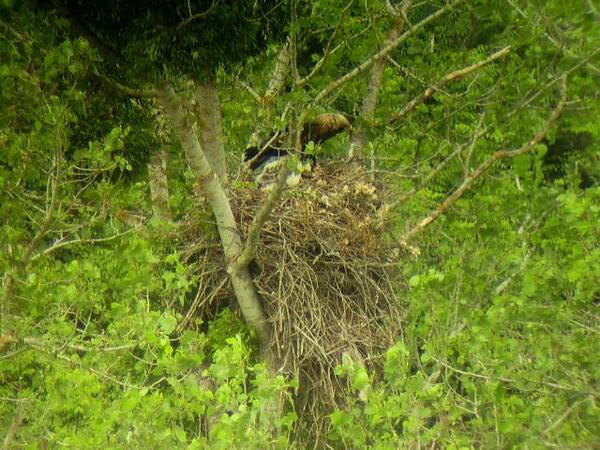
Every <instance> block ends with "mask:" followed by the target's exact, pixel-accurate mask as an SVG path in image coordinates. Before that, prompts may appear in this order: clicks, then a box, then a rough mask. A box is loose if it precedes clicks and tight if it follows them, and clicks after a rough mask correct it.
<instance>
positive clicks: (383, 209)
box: [379, 127, 489, 219]
mask: <svg viewBox="0 0 600 450" xmlns="http://www.w3.org/2000/svg"><path fill="white" fill-rule="evenodd" d="M488 131H489V129H488V128H487V127H485V128H481V129H479V130H478V131H477V132H475V134H474V135H473V136H472V137H471V139H470V140H469V142H467V143H466V144H462V145H460V146H458V147H457V148H456V149H455V150H454V151H453V152H452V153H450V154H449V155H448V156H447V157H446V158H444V160H443V161H442V162H441V163H440V164H438V166H437V167H436V168H435V169H433V170H432V171H431V173H429V174H427V176H426V177H425V178H423V179H422V180H420V182H419V184H418V185H417V186H415V187H414V188H413V189H411V190H410V191H408V192H406V193H404V194H402V195H401V196H400V197H398V198H397V199H395V200H394V201H393V202H389V203H386V204H385V205H383V206H382V207H381V208H380V210H379V216H380V217H381V218H382V219H383V218H385V216H386V215H387V214H388V213H389V212H390V211H392V210H393V209H395V208H397V207H398V206H400V205H401V204H402V203H404V202H405V201H406V200H408V199H409V198H411V197H412V196H413V195H415V194H416V193H417V192H419V191H420V190H421V189H423V188H424V187H425V186H427V185H428V184H429V183H430V182H431V180H433V179H434V178H435V177H436V176H437V175H438V174H439V173H440V172H441V171H442V170H443V169H444V168H445V167H447V166H448V164H450V162H452V161H453V160H454V158H456V157H457V156H458V155H460V154H461V153H462V152H463V150H465V148H472V147H474V146H475V144H476V143H477V142H478V141H479V139H481V138H482V137H483V136H484V135H485V134H486V133H487V132H488Z"/></svg>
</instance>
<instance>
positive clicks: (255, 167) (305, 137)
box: [244, 113, 352, 185]
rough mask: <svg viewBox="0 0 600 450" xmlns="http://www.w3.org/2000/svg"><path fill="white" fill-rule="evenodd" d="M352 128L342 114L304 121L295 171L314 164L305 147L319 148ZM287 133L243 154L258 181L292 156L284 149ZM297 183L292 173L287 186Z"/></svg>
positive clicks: (296, 177)
mask: <svg viewBox="0 0 600 450" xmlns="http://www.w3.org/2000/svg"><path fill="white" fill-rule="evenodd" d="M351 130H352V126H351V124H350V122H349V120H348V119H347V118H346V116H344V115H342V114H335V113H326V114H320V115H318V116H317V117H315V118H314V119H313V120H311V121H310V122H306V123H305V124H304V127H303V128H302V133H301V134H300V158H301V162H300V163H299V167H298V172H299V173H300V174H301V173H302V172H305V171H307V170H310V167H311V166H312V165H314V164H315V163H316V157H315V156H314V155H307V154H306V153H305V149H306V146H307V145H308V143H309V142H313V143H314V144H315V145H320V144H321V143H323V142H325V141H326V140H327V139H330V138H332V137H333V136H335V135H337V134H339V133H342V132H344V131H347V132H350V131H351ZM287 141H288V134H287V133H286V132H283V133H279V134H278V133H276V134H274V135H271V137H270V138H269V139H267V140H266V141H265V142H263V143H262V144H261V145H260V146H258V147H256V146H254V147H248V148H247V149H246V150H245V151H244V162H245V163H246V164H248V167H249V168H250V169H251V170H252V171H253V173H254V174H255V175H256V176H257V181H260V180H259V178H260V177H261V176H262V175H263V174H264V173H265V172H267V171H269V170H271V169H272V168H274V167H277V166H278V163H279V160H280V159H281V158H283V157H284V156H286V155H288V154H290V153H293V150H290V149H289V147H288V146H287ZM299 181H300V176H299V174H298V173H296V174H291V175H290V180H288V185H290V184H292V183H293V184H297V183H298V182H299Z"/></svg>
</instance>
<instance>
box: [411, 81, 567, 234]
mask: <svg viewBox="0 0 600 450" xmlns="http://www.w3.org/2000/svg"><path fill="white" fill-rule="evenodd" d="M566 92H567V87H566V77H563V78H562V83H561V94H560V100H559V101H558V103H557V105H556V107H555V108H554V109H553V110H552V113H551V114H550V116H549V117H548V119H547V120H546V122H545V123H544V126H543V127H542V129H541V130H540V131H538V132H537V133H536V135H535V136H534V137H533V138H532V139H531V140H530V141H529V142H527V143H526V144H524V145H523V146H521V147H520V148H518V149H516V150H499V151H497V152H495V153H494V154H493V155H492V156H490V157H489V158H488V159H487V160H485V161H484V162H483V163H481V164H480V165H479V166H478V167H477V168H476V169H475V170H474V171H473V172H471V174H469V176H468V177H466V178H465V179H464V181H463V182H462V184H461V185H460V186H459V187H458V188H457V189H456V190H455V191H454V192H453V193H452V194H450V195H449V196H448V197H446V198H445V199H444V200H443V201H442V202H441V203H440V204H439V205H438V206H437V208H436V209H435V210H433V211H432V212H431V213H430V214H429V215H427V216H426V217H425V218H423V219H422V220H421V221H420V222H419V223H418V224H417V225H416V226H415V227H413V228H412V229H411V230H409V231H407V232H406V233H404V234H403V235H402V237H401V238H400V242H408V241H409V240H410V239H412V238H413V237H415V236H416V235H417V234H419V233H421V232H422V231H423V230H425V228H427V227H428V226H429V225H430V224H431V223H432V222H433V221H434V220H436V219H437V218H438V217H439V216H440V215H442V214H444V213H445V212H446V211H448V209H450V207H451V206H452V205H453V204H454V203H456V201H457V200H458V199H459V198H461V197H462V196H463V195H464V193H465V192H467V191H468V190H469V189H470V188H471V186H472V185H473V183H474V182H475V181H476V180H478V179H479V178H480V177H481V176H482V175H483V174H484V173H486V172H487V171H488V170H489V169H490V168H491V167H492V166H493V165H494V164H495V163H496V162H497V161H500V160H502V159H509V158H514V157H516V156H519V155H522V154H524V153H527V152H528V151H530V150H531V149H532V148H534V147H535V146H536V145H538V144H539V143H540V142H541V141H542V139H544V137H545V136H546V134H547V133H548V130H549V129H550V127H551V126H552V125H553V124H554V122H556V120H557V119H558V117H559V116H560V114H561V113H562V110H563V108H564V106H565V103H566V95H567V94H566Z"/></svg>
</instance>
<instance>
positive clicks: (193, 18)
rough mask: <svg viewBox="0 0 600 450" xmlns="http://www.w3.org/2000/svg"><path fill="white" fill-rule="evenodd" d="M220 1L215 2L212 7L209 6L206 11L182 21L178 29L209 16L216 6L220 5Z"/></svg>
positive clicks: (214, 0)
mask: <svg viewBox="0 0 600 450" xmlns="http://www.w3.org/2000/svg"><path fill="white" fill-rule="evenodd" d="M219 1H220V0H213V2H212V3H211V5H210V6H209V8H208V9H207V10H206V11H203V12H201V13H197V14H192V15H190V17H188V18H187V19H185V20H184V21H182V22H181V23H180V24H179V25H177V29H178V30H179V29H180V28H182V27H185V26H187V25H189V24H190V23H191V22H193V21H194V20H198V19H202V18H204V17H206V16H208V15H209V14H210V13H211V12H212V10H213V9H214V8H215V6H217V5H218V4H219Z"/></svg>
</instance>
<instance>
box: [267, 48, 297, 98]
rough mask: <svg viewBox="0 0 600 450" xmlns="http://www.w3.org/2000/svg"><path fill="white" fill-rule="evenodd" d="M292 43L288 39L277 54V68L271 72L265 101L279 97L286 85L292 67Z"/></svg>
mask: <svg viewBox="0 0 600 450" xmlns="http://www.w3.org/2000/svg"><path fill="white" fill-rule="evenodd" d="M290 45H291V44H290V41H289V40H288V42H286V43H285V44H284V46H283V48H282V49H281V50H280V51H279V54H278V55H277V62H276V63H275V68H274V69H273V72H272V74H271V79H270V81H269V87H268V88H267V90H266V92H265V95H264V96H263V101H265V102H267V103H270V102H272V101H273V99H274V98H275V97H277V96H278V95H279V94H280V93H281V91H282V90H283V88H284V87H285V80H286V78H287V76H288V73H289V72H290V68H291V65H290V63H291V61H290V57H291V55H290Z"/></svg>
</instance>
